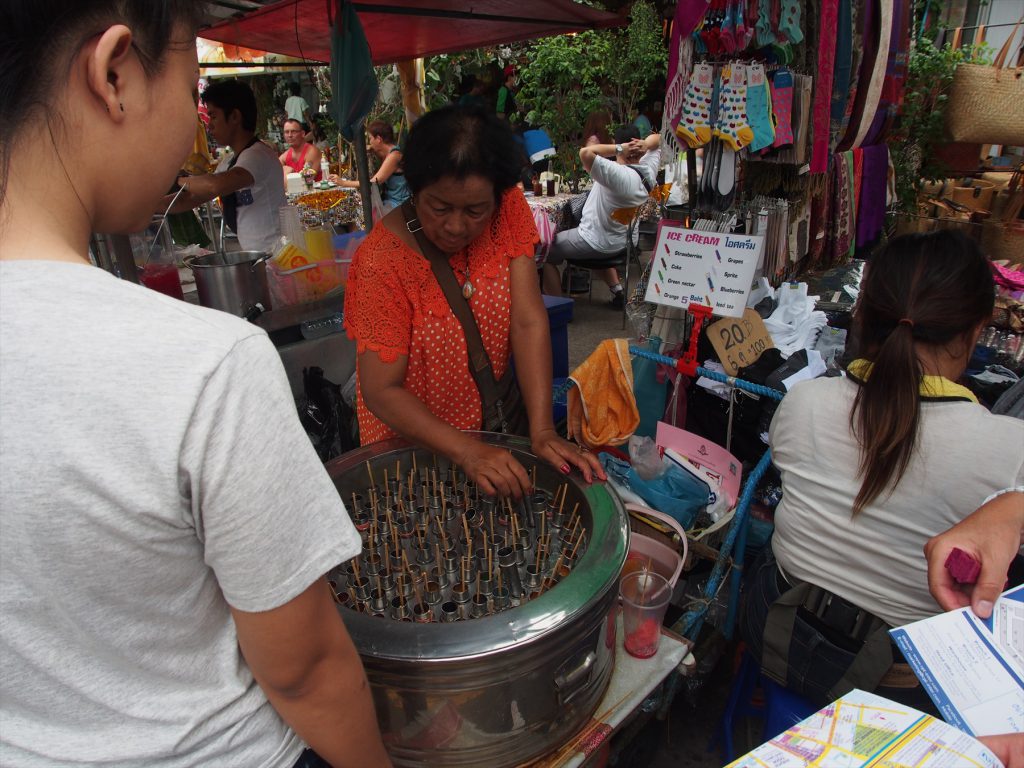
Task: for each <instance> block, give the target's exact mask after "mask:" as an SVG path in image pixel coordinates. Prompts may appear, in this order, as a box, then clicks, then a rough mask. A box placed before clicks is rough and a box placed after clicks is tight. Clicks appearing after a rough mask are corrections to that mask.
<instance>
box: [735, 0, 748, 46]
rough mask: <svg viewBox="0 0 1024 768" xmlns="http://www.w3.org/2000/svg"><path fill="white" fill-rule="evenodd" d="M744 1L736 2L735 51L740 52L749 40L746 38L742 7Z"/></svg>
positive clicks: (738, 0)
mask: <svg viewBox="0 0 1024 768" xmlns="http://www.w3.org/2000/svg"><path fill="white" fill-rule="evenodd" d="M746 4H747V3H746V0H736V50H737V51H742V50H743V49H744V48H746V47H747V43H749V42H750V38H749V37H748V36H747V24H746V22H745V21H744V18H743V17H744V15H745V14H744V6H746Z"/></svg>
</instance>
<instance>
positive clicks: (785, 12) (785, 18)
mask: <svg viewBox="0 0 1024 768" xmlns="http://www.w3.org/2000/svg"><path fill="white" fill-rule="evenodd" d="M778 29H779V40H781V41H783V42H790V43H792V44H793V45H796V44H798V43H801V42H803V39H804V32H803V30H802V29H800V0H782V8H781V13H780V14H779V27H778Z"/></svg>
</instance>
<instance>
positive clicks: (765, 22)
mask: <svg viewBox="0 0 1024 768" xmlns="http://www.w3.org/2000/svg"><path fill="white" fill-rule="evenodd" d="M756 29H757V47H758V48H767V47H768V46H769V45H771V44H772V43H774V42H775V33H774V32H773V31H772V18H771V0H758V3H757V25H756Z"/></svg>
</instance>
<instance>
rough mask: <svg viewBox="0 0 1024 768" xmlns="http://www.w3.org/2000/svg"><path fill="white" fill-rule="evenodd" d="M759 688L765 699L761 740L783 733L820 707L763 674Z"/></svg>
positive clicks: (767, 739)
mask: <svg viewBox="0 0 1024 768" xmlns="http://www.w3.org/2000/svg"><path fill="white" fill-rule="evenodd" d="M751 658H753V657H751ZM761 690H763V691H764V699H765V713H764V731H763V732H762V733H761V740H762V741H769V740H770V739H774V738H775V737H776V736H778V735H779V734H780V733H784V732H785V731H787V730H788V729H790V728H792V727H793V726H794V725H796V724H797V723H799V722H800V721H801V720H806V719H807V718H808V717H810V716H811V715H813V714H814V713H815V712H817V711H818V710H819V709H821V707H816V706H814V705H813V704H811V702H809V701H808V700H807V699H805V698H804V697H803V696H799V695H797V694H795V693H793V692H792V691H791V690H789V689H788V688H783V687H782V686H781V685H779V684H778V683H776V682H775V681H774V680H769V679H768V678H767V677H764V676H762V677H761Z"/></svg>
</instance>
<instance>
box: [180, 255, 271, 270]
mask: <svg viewBox="0 0 1024 768" xmlns="http://www.w3.org/2000/svg"><path fill="white" fill-rule="evenodd" d="M269 258H270V254H269V253H267V252H266V251H228V252H226V253H225V252H218V253H208V254H206V255H205V256H197V257H195V258H193V259H189V260H188V261H187V262H186V263H187V265H188V266H189V267H191V268H199V269H208V268H210V267H236V266H240V265H245V264H250V265H252V266H255V265H256V264H258V263H259V262H261V261H266V260H267V259H269Z"/></svg>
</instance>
